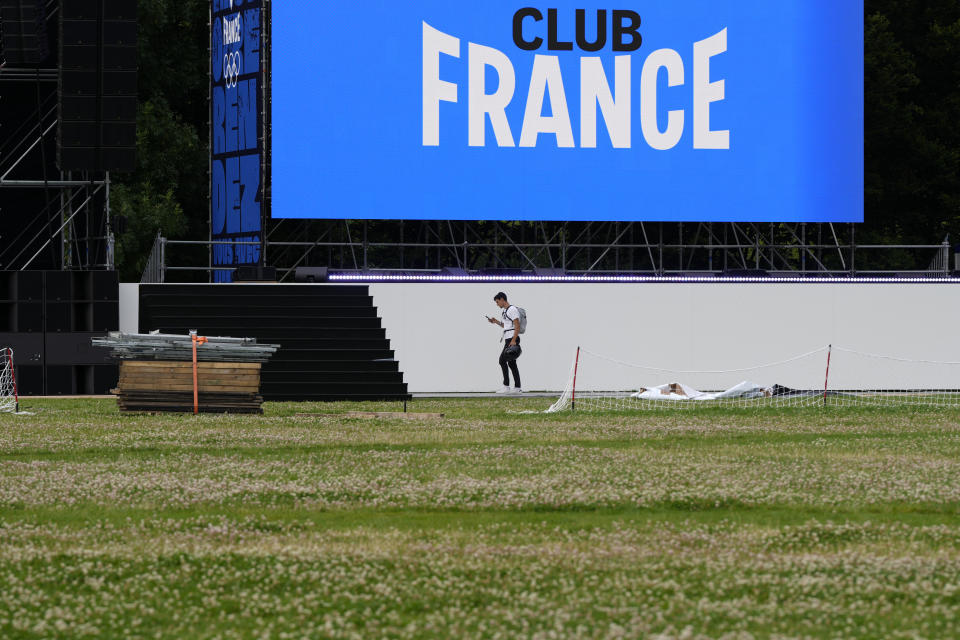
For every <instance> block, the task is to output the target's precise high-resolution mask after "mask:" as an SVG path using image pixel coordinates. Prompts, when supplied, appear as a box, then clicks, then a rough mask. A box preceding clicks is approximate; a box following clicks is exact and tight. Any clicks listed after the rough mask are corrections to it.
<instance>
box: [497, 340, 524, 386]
mask: <svg viewBox="0 0 960 640" xmlns="http://www.w3.org/2000/svg"><path fill="white" fill-rule="evenodd" d="M511 340H513V338H504V339H503V349H502V350H501V351H500V370H501V371H503V386H505V387H509V386H510V374H509V373H508V372H507V367H510V369H509V370H510V371H512V372H513V386H515V387H516V388H517V389H519V388H520V370H519V369H517V361H516V360H515V359H514V360H507V355H506V353H504V352H505V351H506V350H507V347H509V346H510V341H511ZM517 344H518V345H519V344H520V336H517Z"/></svg>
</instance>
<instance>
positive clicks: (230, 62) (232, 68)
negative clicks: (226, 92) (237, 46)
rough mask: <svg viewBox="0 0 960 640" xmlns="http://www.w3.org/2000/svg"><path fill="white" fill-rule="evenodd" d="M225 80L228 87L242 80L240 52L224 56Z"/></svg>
mask: <svg viewBox="0 0 960 640" xmlns="http://www.w3.org/2000/svg"><path fill="white" fill-rule="evenodd" d="M223 80H224V82H225V83H226V85H225V86H226V88H227V89H232V88H233V87H235V86H237V84H238V83H239V81H240V52H239V51H237V52H235V53H227V54H225V55H224V56H223Z"/></svg>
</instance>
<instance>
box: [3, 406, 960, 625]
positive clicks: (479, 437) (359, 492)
mask: <svg viewBox="0 0 960 640" xmlns="http://www.w3.org/2000/svg"><path fill="white" fill-rule="evenodd" d="M26 404H27V407H26V408H27V409H28V410H32V411H35V412H36V414H35V415H33V416H10V415H6V414H4V415H0V637H2V638H76V637H99V638H114V637H116V638H120V637H131V638H133V637H136V638H326V637H332V638H379V637H388V638H467V637H484V638H528V637H529V638H600V637H603V638H620V637H624V638H633V637H636V638H738V639H739V638H847V637H851V638H852V637H856V638H878V639H879V638H957V637H960V619H958V617H960V517H958V511H960V415H958V414H957V413H955V412H948V411H933V410H928V411H922V410H920V411H918V410H912V411H906V410H903V411H895V410H882V411H881V410H864V409H862V410H841V409H832V410H823V409H803V410H794V411H751V412H742V411H736V410H704V411H700V412H682V413H632V414H622V413H621V414H616V413H611V414H570V413H566V414H559V415H550V416H545V415H537V414H521V413H515V412H517V411H521V410H524V409H526V410H532V409H543V408H545V407H546V406H547V405H548V404H549V400H545V399H523V400H517V399H510V400H443V401H426V400H418V401H416V402H415V403H414V404H413V405H412V410H415V411H422V412H431V411H440V412H444V413H445V414H446V418H445V419H443V420H439V421H437V420H422V421H406V420H395V419H387V420H369V419H351V418H340V417H336V416H333V417H320V418H316V417H314V418H305V417H296V416H295V414H296V413H299V412H309V411H317V412H340V411H346V410H351V409H356V408H358V407H357V406H353V405H333V406H329V405H323V406H320V405H295V404H268V405H266V415H265V416H257V417H227V416H200V417H199V418H194V417H193V416H147V415H138V416H135V415H120V414H118V413H117V411H116V408H115V405H114V403H113V402H112V401H108V400H84V401H79V400H78V401H52V400H51V401H39V400H38V401H32V402H31V401H27V403H26ZM361 406H362V408H364V409H374V408H380V409H383V408H386V409H390V410H395V409H396V408H397V406H396V405H382V406H379V405H374V404H366V405H361Z"/></svg>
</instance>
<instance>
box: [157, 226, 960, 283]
mask: <svg viewBox="0 0 960 640" xmlns="http://www.w3.org/2000/svg"><path fill="white" fill-rule="evenodd" d="M217 246H220V247H223V246H231V247H242V246H261V244H260V243H259V242H251V241H232V240H214V241H207V240H169V239H166V238H164V237H163V236H162V235H161V234H159V233H158V234H157V237H156V239H155V240H154V244H153V249H152V251H151V253H150V257H149V259H148V261H147V265H146V268H145V269H144V271H143V276H142V278H141V283H163V282H166V281H167V279H168V276H170V274H171V272H178V273H193V274H194V275H201V274H204V273H205V274H207V279H211V280H212V279H213V274H214V273H215V272H225V271H231V272H232V271H235V270H236V268H235V267H232V266H217V265H213V264H208V265H207V266H188V265H185V264H183V263H180V262H175V263H173V264H170V263H169V262H168V261H169V256H168V249H172V248H174V247H182V248H189V247H194V248H198V249H199V248H204V249H205V252H204V253H205V257H206V255H209V252H210V251H212V249H213V247H217ZM269 246H270V247H273V248H283V247H289V248H295V249H300V250H303V251H311V250H313V249H317V248H337V249H344V250H348V251H356V252H357V253H358V254H360V255H363V256H364V259H363V262H362V265H363V266H360V264H358V265H356V267H355V268H336V267H335V268H334V270H335V271H337V272H341V273H383V272H408V273H414V272H416V273H441V272H443V269H441V268H436V269H423V268H404V267H400V268H391V267H380V266H370V265H369V264H367V261H366V258H365V256H366V255H367V253H368V252H372V251H374V250H377V249H382V250H386V251H402V250H403V249H435V248H436V247H437V245H436V244H431V243H422V242H360V241H354V242H270V243H269ZM449 248H450V249H452V250H457V251H461V252H463V255H466V252H467V251H468V250H469V249H496V248H499V249H504V247H503V245H499V246H498V245H496V244H493V243H466V242H464V243H460V244H451V245H450V246H449ZM513 248H514V249H515V250H517V251H523V250H526V249H547V250H549V249H556V250H558V251H563V252H564V253H565V252H568V251H576V250H601V251H604V252H605V251H608V250H614V249H618V250H629V249H635V250H640V251H643V252H645V253H648V254H649V255H650V257H651V262H652V263H654V264H656V263H659V264H658V265H657V266H659V268H657V269H654V270H653V271H652V272H653V273H656V274H657V275H677V274H684V273H698V274H704V275H706V274H716V275H719V274H722V273H724V272H725V271H728V269H727V268H725V267H724V268H716V267H719V266H720V265H719V264H717V263H719V261H716V262H715V263H714V265H716V267H714V268H706V269H703V268H694V269H690V268H687V269H684V268H666V265H665V262H666V257H665V255H666V254H670V253H671V252H673V253H680V255H682V252H688V253H689V252H692V251H704V252H722V251H731V252H733V251H743V250H744V249H751V250H752V251H753V255H752V257H751V258H750V259H749V263H748V264H744V265H732V266H731V267H730V268H734V269H742V268H751V269H752V268H755V269H757V270H760V271H765V272H767V273H769V274H770V275H786V274H790V275H822V276H837V277H841V276H852V275H859V276H871V275H873V276H890V275H895V274H901V275H911V276H922V277H931V278H937V277H949V276H950V275H951V273H952V272H953V269H958V270H960V254H957V257H956V261H957V264H956V265H954V259H953V258H952V257H951V254H952V253H953V250H952V247H951V244H950V241H949V237H948V238H947V239H945V240H944V241H943V242H942V243H940V244H938V245H856V244H852V243H851V244H839V243H838V244H829V245H827V244H823V245H819V244H811V245H804V246H798V245H787V244H783V245H780V244H777V245H774V244H768V245H759V244H755V245H744V244H666V243H642V244H621V245H616V246H611V245H609V244H602V243H575V244H573V243H572V244H561V243H515V244H514V245H513ZM787 250H794V251H801V252H806V253H808V254H809V258H808V260H805V261H799V260H798V261H797V267H796V268H774V265H773V264H772V262H771V263H769V264H765V263H767V262H768V260H767V259H766V258H765V257H764V258H763V260H761V256H762V255H763V252H764V251H787ZM880 250H909V251H932V252H933V253H934V255H933V258H932V260H931V261H930V263H929V266H928V267H927V268H926V269H858V268H857V262H856V258H857V252H864V251H880ZM821 251H832V252H835V254H839V255H840V259H841V263H842V268H840V269H837V268H832V269H831V268H827V267H826V266H824V264H823V262H821V261H819V260H816V259H815V255H816V254H817V252H821ZM358 257H359V256H358ZM601 257H602V255H601ZM681 260H682V258H681ZM528 261H529V259H528ZM301 262H302V257H301V259H298V260H295V261H292V264H288V265H274V266H275V267H276V269H277V274H278V276H279V277H278V280H279V281H289V280H290V279H291V278H292V275H293V273H294V272H295V270H296V268H297V267H298V266H299V265H300V264H301ZM356 262H358V263H360V260H357V261H356ZM530 262H531V263H530V264H527V265H524V267H523V268H524V269H528V270H533V269H536V268H539V267H544V265H538V264H535V263H533V262H532V261H530ZM599 262H600V259H597V260H595V261H593V264H592V265H591V266H590V268H588V269H582V268H580V269H576V268H569V266H568V267H567V268H563V267H561V268H560V269H558V270H559V271H563V272H565V273H568V274H571V275H583V274H597V275H604V274H611V273H624V272H626V271H624V270H611V269H603V268H596V267H597V265H598V264H599ZM746 262H747V261H745V263H746ZM547 266H549V265H547ZM558 266H559V265H558ZM712 266H713V265H712ZM807 266H811V267H812V268H807ZM464 267H466V265H464ZM678 267H682V265H678ZM483 270H484V269H483V268H480V269H473V270H470V269H468V268H461V269H460V271H462V272H464V273H478V272H481V271H483ZM643 271H646V270H643Z"/></svg>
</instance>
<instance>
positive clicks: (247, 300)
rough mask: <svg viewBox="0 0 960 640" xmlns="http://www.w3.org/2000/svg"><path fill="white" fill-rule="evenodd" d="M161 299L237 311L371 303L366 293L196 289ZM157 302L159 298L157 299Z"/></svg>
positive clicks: (146, 297) (144, 298)
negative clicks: (211, 291) (250, 293)
mask: <svg viewBox="0 0 960 640" xmlns="http://www.w3.org/2000/svg"><path fill="white" fill-rule="evenodd" d="M160 297H161V296H156V295H151V294H146V295H142V296H141V297H140V300H141V304H143V302H144V301H146V302H147V303H148V304H149V303H151V302H153V301H154V300H155V299H157V298H160ZM162 299H163V301H165V302H167V304H182V305H184V306H188V305H193V304H194V303H197V302H199V303H202V304H204V305H209V306H218V305H219V306H221V308H231V309H235V310H238V311H241V310H244V309H246V307H247V305H249V304H260V305H264V304H270V305H275V306H276V307H283V308H296V307H298V306H299V305H301V304H309V305H310V306H311V307H316V308H322V307H363V306H367V305H368V304H373V298H371V297H370V296H368V295H365V296H343V295H335V296H322V297H320V296H318V297H315V298H309V299H305V298H303V297H301V296H296V295H271V296H265V295H258V296H257V297H250V296H242V295H232V296H225V295H221V296H211V295H207V294H206V293H204V292H202V291H200V290H197V291H196V292H194V293H185V294H183V295H176V296H171V295H164V296H162ZM157 302H159V300H157Z"/></svg>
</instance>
